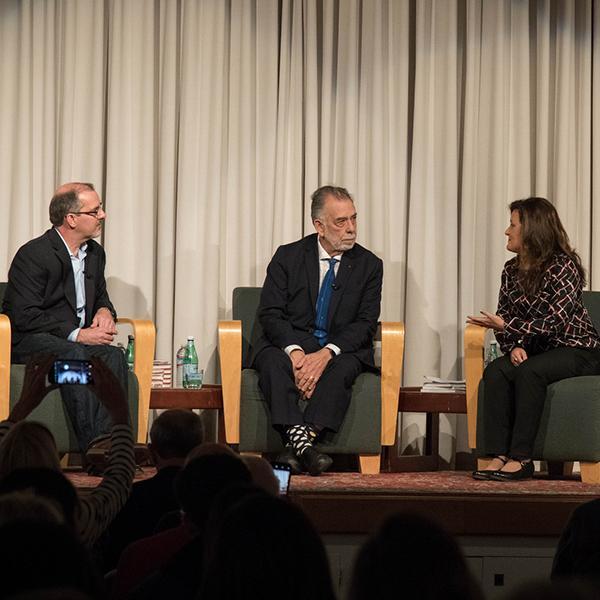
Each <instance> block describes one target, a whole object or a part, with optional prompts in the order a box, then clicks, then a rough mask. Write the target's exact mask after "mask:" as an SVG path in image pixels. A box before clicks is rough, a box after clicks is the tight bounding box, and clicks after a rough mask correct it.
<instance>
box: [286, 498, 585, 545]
mask: <svg viewBox="0 0 600 600" xmlns="http://www.w3.org/2000/svg"><path fill="white" fill-rule="evenodd" d="M291 499H292V501H293V502H294V503H295V504H298V505H299V506H301V507H302V509H303V510H304V511H305V512H306V514H307V515H308V516H309V518H310V519H311V521H312V522H313V523H314V525H315V526H316V528H317V530H318V531H319V532H320V533H322V534H369V533H371V532H373V531H375V530H376V529H377V527H378V526H379V525H380V524H381V523H382V522H383V520H385V518H386V517H387V516H389V515H392V514H394V513H397V512H400V511H404V512H406V511H409V512H414V513H418V514H420V515H424V516H427V517H429V518H431V519H433V520H435V521H436V522H438V523H439V524H440V525H441V526H442V527H444V528H445V529H446V531H448V532H449V533H451V534H453V535H458V536H488V535H489V536H496V535H501V536H543V537H548V536H551V537H556V536H558V535H560V533H561V531H562V530H563V528H564V526H565V525H566V523H567V521H568V519H569V516H570V514H571V512H572V511H573V510H574V509H575V508H576V507H577V506H579V505H580V504H583V503H584V502H587V501H589V500H591V499H592V498H590V497H589V496H566V497H565V496H560V497H548V496H530V495H525V496H521V495H507V496H502V497H498V495H493V496H492V495H485V494H472V495H468V496H464V495H448V496H440V495H437V494H436V495H427V494H421V495H412V494H411V495H402V494H377V493H373V494H365V493H361V494H357V493H323V492H316V493H315V492H295V493H293V494H292V495H291Z"/></svg>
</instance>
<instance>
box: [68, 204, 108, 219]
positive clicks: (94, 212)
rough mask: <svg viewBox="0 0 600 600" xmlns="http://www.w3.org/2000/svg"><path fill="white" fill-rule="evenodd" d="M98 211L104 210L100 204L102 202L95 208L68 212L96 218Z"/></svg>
mask: <svg viewBox="0 0 600 600" xmlns="http://www.w3.org/2000/svg"><path fill="white" fill-rule="evenodd" d="M100 212H104V207H103V206H102V204H101V205H100V206H99V207H98V208H95V209H94V210H80V211H79V212H72V213H69V214H71V215H90V216H92V217H94V218H96V219H97V218H98V213H100Z"/></svg>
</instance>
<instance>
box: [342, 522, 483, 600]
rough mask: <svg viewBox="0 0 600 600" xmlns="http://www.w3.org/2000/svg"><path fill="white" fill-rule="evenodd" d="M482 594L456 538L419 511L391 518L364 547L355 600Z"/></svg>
mask: <svg viewBox="0 0 600 600" xmlns="http://www.w3.org/2000/svg"><path fill="white" fill-rule="evenodd" d="M400 591H401V594H402V597H403V598H420V599H421V600H434V599H435V600H437V599H438V598H444V599H445V600H475V599H480V598H482V595H481V592H480V590H479V589H478V586H477V584H476V583H475V580H474V579H473V577H472V576H471V574H470V572H469V570H468V568H467V564H466V562H465V559H464V557H463V555H462V553H461V551H460V548H459V547H458V544H457V543H456V541H455V540H454V539H453V538H452V536H450V535H449V534H447V533H446V532H445V531H444V530H443V529H442V528H441V527H439V526H438V525H437V524H435V523H433V522H432V521H430V520H429V519H426V518H425V517H422V516H418V515H411V514H398V515H395V516H393V517H390V518H389V519H387V520H386V521H385V522H384V524H383V525H382V526H381V528H380V529H379V531H377V532H376V533H375V534H374V535H373V536H372V537H371V538H370V539H369V540H367V542H366V543H365V544H364V545H363V547H362V548H361V549H360V551H359V553H358V556H357V559H356V562H355V565H354V572H353V577H352V583H351V590H350V594H349V599H350V600H371V599H372V598H378V599H379V600H386V599H390V600H391V599H392V598H393V599H394V600H395V599H396V598H398V597H399V593H400Z"/></svg>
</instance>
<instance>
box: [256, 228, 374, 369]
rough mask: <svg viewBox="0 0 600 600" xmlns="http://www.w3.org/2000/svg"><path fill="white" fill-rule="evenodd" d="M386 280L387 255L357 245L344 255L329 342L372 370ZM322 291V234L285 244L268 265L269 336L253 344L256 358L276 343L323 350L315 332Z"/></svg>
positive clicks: (264, 311)
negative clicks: (319, 238)
mask: <svg viewBox="0 0 600 600" xmlns="http://www.w3.org/2000/svg"><path fill="white" fill-rule="evenodd" d="M382 280H383V262H382V261H381V259H380V258H378V257H377V256H375V255H374V254H373V253H372V252H370V251H369V250H367V249H366V248H363V247H362V246H360V245H358V244H355V246H354V247H353V248H352V250H348V251H347V252H344V254H343V255H342V260H341V263H340V266H339V267H338V272H337V275H336V278H335V286H334V291H333V294H332V297H331V304H330V305H329V315H328V338H327V342H328V343H332V344H335V345H336V346H338V347H339V348H340V349H341V351H342V352H349V353H352V354H354V355H355V356H356V357H357V358H358V359H359V360H360V361H361V362H362V363H363V365H364V366H366V367H371V368H374V362H373V336H374V335H375V331H376V329H377V319H378V318H379V311H380V305H381V285H382ZM318 295H319V253H318V249H317V234H313V235H309V236H307V237H305V238H303V239H301V240H299V241H297V242H293V243H292V244H286V245H285V246H280V247H279V248H278V249H277V251H276V252H275V255H274V256H273V258H272V260H271V262H270V264H269V266H268V267H267V277H266V279H265V282H264V285H263V288H262V293H261V297H260V306H259V309H258V319H259V321H260V325H261V327H262V330H263V335H262V336H261V337H260V338H259V339H258V340H257V341H256V343H254V344H253V356H256V355H257V354H258V353H259V352H260V351H261V350H263V349H264V348H266V347H267V346H271V345H272V346H277V347H278V348H285V347H286V346H289V345H290V344H298V345H299V346H301V347H302V348H303V349H304V351H305V352H315V351H317V350H319V349H320V346H319V343H318V342H317V340H316V338H315V337H314V336H313V331H314V327H315V318H316V308H315V307H316V304H317V296H318Z"/></svg>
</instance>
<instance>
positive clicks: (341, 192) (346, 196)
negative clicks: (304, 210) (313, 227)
mask: <svg viewBox="0 0 600 600" xmlns="http://www.w3.org/2000/svg"><path fill="white" fill-rule="evenodd" d="M327 196H333V197H334V198H337V199H338V200H350V202H354V198H352V196H351V195H350V192H349V191H348V190H347V189H346V188H343V187H336V186H333V185H324V186H323V187H320V188H319V189H318V190H316V191H315V192H314V193H313V195H312V196H311V199H312V202H311V205H310V218H311V219H312V220H313V221H314V220H315V219H318V218H319V217H320V215H321V212H322V211H323V206H324V205H325V200H326V198H327Z"/></svg>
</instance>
